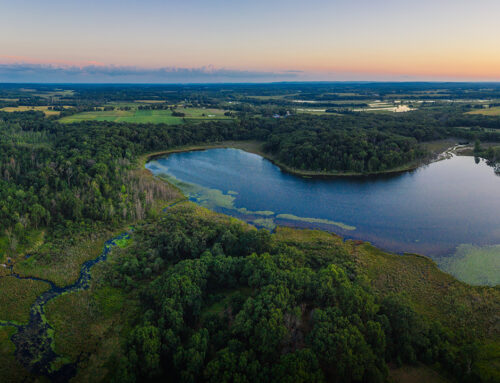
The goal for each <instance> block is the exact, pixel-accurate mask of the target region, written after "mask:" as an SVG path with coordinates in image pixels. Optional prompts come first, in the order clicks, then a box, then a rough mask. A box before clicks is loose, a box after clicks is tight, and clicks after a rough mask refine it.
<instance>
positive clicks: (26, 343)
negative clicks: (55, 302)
mask: <svg viewBox="0 0 500 383" xmlns="http://www.w3.org/2000/svg"><path fill="white" fill-rule="evenodd" d="M129 238H130V233H129V232H124V233H122V234H120V235H118V236H116V237H114V238H111V239H109V240H107V241H106V242H105V243H104V248H103V250H102V252H101V254H100V255H99V256H98V257H97V258H95V259H92V260H89V261H87V262H85V263H84V264H83V265H82V268H81V270H80V275H79V277H78V280H77V281H76V282H75V283H73V284H71V285H68V286H65V287H58V286H56V285H55V284H54V283H53V282H51V281H48V280H44V279H40V278H34V277H22V276H19V275H16V274H14V276H15V277H16V278H19V279H31V280H37V281H42V282H46V283H48V284H49V286H50V289H49V290H48V291H46V292H44V293H43V294H41V295H40V296H39V297H38V298H37V299H36V300H35V302H34V303H33V305H32V306H31V308H30V319H29V322H28V323H27V324H18V323H15V322H12V321H0V326H12V327H15V328H16V329H17V332H16V333H15V334H14V335H12V337H11V340H12V342H13V343H14V345H15V347H16V357H17V359H18V360H19V361H20V362H21V364H22V365H23V366H24V367H26V369H27V370H28V371H30V372H32V373H33V374H36V375H44V376H47V377H48V378H50V379H51V381H54V382H66V381H68V380H69V379H70V378H71V377H72V376H73V375H74V374H75V373H76V364H75V363H67V362H66V361H65V360H64V359H63V358H62V357H61V356H59V355H58V354H57V353H56V352H55V350H54V349H55V345H54V329H53V327H52V326H51V325H50V324H49V323H48V321H47V318H46V316H45V305H46V304H47V303H48V302H49V301H51V300H52V299H54V298H57V297H59V296H61V295H64V294H69V293H73V292H76V291H82V290H86V289H88V288H89V287H90V279H91V268H92V267H93V266H94V265H95V264H97V263H99V262H102V261H105V260H106V259H107V257H108V254H109V252H110V251H111V249H112V248H113V247H115V246H117V245H118V244H119V241H123V240H126V239H129ZM59 366H61V367H59Z"/></svg>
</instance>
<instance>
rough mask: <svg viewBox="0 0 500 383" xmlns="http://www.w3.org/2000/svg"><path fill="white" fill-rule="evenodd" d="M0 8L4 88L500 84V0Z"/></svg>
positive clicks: (216, 0) (55, 1)
mask: <svg viewBox="0 0 500 383" xmlns="http://www.w3.org/2000/svg"><path fill="white" fill-rule="evenodd" d="M0 9H1V12H0V36H1V37H0V81H5V76H7V75H8V73H11V72H12V71H13V66H17V67H19V68H20V70H19V71H18V72H17V75H18V76H21V78H22V76H25V77H26V78H27V77H29V76H35V77H36V71H37V70H38V69H36V68H37V65H38V66H39V65H53V66H56V67H58V68H60V67H63V68H67V67H68V66H78V67H85V66H87V65H97V66H106V67H107V69H106V71H107V73H108V75H109V69H110V68H109V67H110V66H113V67H127V68H129V69H130V67H134V68H137V67H139V68H141V70H142V68H148V69H158V68H196V69H197V70H198V71H201V72H203V73H205V74H209V73H213V72H214V70H213V69H209V70H207V69H202V68H204V67H207V66H211V68H216V69H218V70H221V69H223V70H229V71H231V73H233V75H235V73H236V72H237V71H245V72H244V73H245V74H244V75H242V78H243V77H245V76H247V77H248V76H249V74H253V73H257V72H265V74H266V76H270V77H269V78H270V79H272V77H273V75H274V74H276V79H282V78H283V76H285V77H286V76H288V77H290V79H293V78H299V77H300V79H325V80H335V79H339V80H346V79H352V80H367V79H368V80H369V79H374V80H377V79H395V80H404V79H426V80H440V79H442V80H450V79H452V80H453V79H457V80H462V79H463V80H475V79H476V80H500V22H499V21H498V15H500V1H497V0H476V1H465V0H454V1H453V0H434V1H430V0H422V1H418V2H417V1H406V0H401V1H393V0H386V1H380V0H371V1H368V0H358V1H347V0H334V1H319V0H310V1H303V0H302V1H296V0H289V1H283V0H267V1H262V0H256V1H237V0H236V1H235V0H233V1H226V0H213V1H200V0H198V1H193V0H191V1H189V0H188V1H159V0H146V1H131V0H124V1H118V0H104V1H95V0H90V1H74V0H66V1H61V0H46V1H34V0H28V1H22V0H19V1H4V0H0ZM2 64H3V65H2ZM26 64H29V65H31V67H30V68H31V69H30V71H31V75H29V73H28V72H26V71H27V69H26ZM20 65H21V66H20ZM52 69H54V68H52ZM122 69H123V68H122ZM289 70H296V71H301V72H299V73H300V74H295V75H293V76H292V75H290V74H289V72H287V71H289ZM21 72H23V73H24V74H21ZM45 72H47V68H45ZM163 72H165V71H163ZM166 72H168V73H171V69H170V72H169V71H166ZM148 73H149V76H152V78H156V77H155V76H159V77H158V78H159V80H161V76H162V75H161V74H159V72H157V71H156V72H151V71H150V72H148ZM39 75H40V76H41V75H42V74H39ZM66 75H68V76H69V74H68V73H66ZM73 75H74V74H73ZM257 77H259V76H257ZM262 78H263V77H262ZM266 78H267V77H266ZM166 81H168V80H166Z"/></svg>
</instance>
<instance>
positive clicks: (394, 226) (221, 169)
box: [146, 149, 500, 284]
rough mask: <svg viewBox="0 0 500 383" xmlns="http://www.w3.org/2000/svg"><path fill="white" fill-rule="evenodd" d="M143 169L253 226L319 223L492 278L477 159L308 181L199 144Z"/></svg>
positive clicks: (495, 263)
mask: <svg viewBox="0 0 500 383" xmlns="http://www.w3.org/2000/svg"><path fill="white" fill-rule="evenodd" d="M146 167H147V168H148V169H149V170H150V171H151V172H152V173H153V174H155V175H159V176H163V177H165V178H166V179H168V180H169V181H171V182H173V183H174V184H176V185H177V186H178V187H179V188H180V189H181V190H182V191H183V192H184V193H185V194H186V195H187V196H188V197H189V198H190V199H191V200H192V201H194V202H197V203H199V204H200V205H202V206H205V207H208V208H210V209H212V210H215V211H218V212H222V213H226V214H229V215H232V216H235V217H238V218H241V219H244V220H246V221H248V222H250V223H253V224H254V225H256V226H258V227H266V228H268V229H270V230H272V229H273V228H274V227H275V225H277V224H279V225H288V226H294V227H307V228H320V229H323V230H329V231H332V232H335V233H337V234H340V235H342V236H343V237H345V238H351V239H360V240H365V241H369V242H371V243H373V244H374V245H376V246H378V247H380V248H382V249H385V250H388V251H392V252H397V253H403V252H411V253H418V254H423V255H427V256H429V257H432V258H434V259H435V260H436V261H437V262H438V264H440V266H442V267H443V268H445V269H446V270H448V271H451V272H454V270H453V269H457V264H455V263H454V262H453V260H454V258H453V257H454V256H455V255H457V257H458V256H460V257H462V258H463V259H462V258H461V260H462V261H461V262H462V263H461V265H462V269H463V264H464V263H463V262H464V261H467V262H468V263H467V265H468V266H467V270H465V271H464V270H462V271H461V272H465V273H466V274H470V273H471V272H472V273H473V274H474V273H475V274H474V276H473V277H471V276H470V275H467V276H461V278H462V279H464V280H467V281H468V282H470V283H477V284H495V283H500V280H497V279H498V278H499V277H497V276H496V275H500V270H499V267H500V262H499V261H500V251H499V249H500V247H498V246H496V247H495V246H494V245H497V244H500V177H498V176H497V175H495V173H494V171H493V168H492V167H489V166H488V165H487V164H486V163H485V162H484V161H483V160H480V161H479V162H477V161H475V159H474V158H473V157H465V156H453V157H452V158H449V159H446V160H442V161H438V162H434V163H431V164H430V165H427V166H423V167H421V168H419V169H417V170H415V171H411V172H406V173H402V174H392V175H377V176H365V177H338V178H333V179H318V178H303V177H298V176H295V175H291V174H288V173H286V172H283V171H281V170H280V169H279V168H278V167H277V166H275V165H274V164H272V163H271V162H270V161H268V160H266V159H264V158H262V157H261V156H258V155H256V154H252V153H248V152H245V151H242V150H238V149H208V150H204V151H192V152H183V153H175V154H171V155H169V156H167V157H165V158H157V159H155V160H152V161H150V162H149V163H148V164H147V165H146ZM463 246H466V249H465V250H464V247H463ZM467 249H469V250H467ZM471 249H472V250H471ZM478 249H481V250H486V252H485V251H477V250H478ZM471 253H473V254H476V255H474V256H475V257H476V258H475V259H474V260H473V262H472V263H474V265H473V266H471V265H470V261H471V260H470V259H468V258H467V257H469V256H470V254H471ZM478 254H479V255H478ZM481 254H482V255H481ZM484 254H488V255H486V256H485V255H484ZM458 269H460V268H458ZM476 269H477V270H476ZM495 270H496V271H495ZM454 273H455V274H458V273H459V272H458V271H456V270H455V272H454ZM459 277H460V276H459Z"/></svg>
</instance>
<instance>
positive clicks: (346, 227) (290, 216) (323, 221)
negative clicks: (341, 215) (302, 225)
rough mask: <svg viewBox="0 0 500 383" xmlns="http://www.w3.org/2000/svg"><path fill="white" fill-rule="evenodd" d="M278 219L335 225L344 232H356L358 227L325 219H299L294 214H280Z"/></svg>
mask: <svg viewBox="0 0 500 383" xmlns="http://www.w3.org/2000/svg"><path fill="white" fill-rule="evenodd" d="M276 218H278V219H286V220H290V221H301V222H307V223H320V224H324V225H334V226H338V227H340V228H341V229H344V230H349V231H352V230H356V226H351V225H346V224H345V223H342V222H335V221H330V220H329V219H323V218H308V217H297V216H296V215H293V214H278V215H277V216H276Z"/></svg>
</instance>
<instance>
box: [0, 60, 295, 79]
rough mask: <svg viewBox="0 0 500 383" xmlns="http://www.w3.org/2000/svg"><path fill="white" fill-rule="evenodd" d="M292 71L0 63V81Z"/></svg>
mask: <svg viewBox="0 0 500 383" xmlns="http://www.w3.org/2000/svg"><path fill="white" fill-rule="evenodd" d="M297 74H298V73H296V72H289V71H287V72H260V71H246V70H235V69H225V68H215V67H213V66H204V67H199V68H180V67H164V68H153V69H151V68H141V67H134V66H113V65H107V66H106V65H94V64H92V65H83V66H80V65H55V64H34V63H25V62H23V63H4V64H0V82H51V83H65V82H66V83H67V82H72V83H81V82H87V83H88V82H95V83H183V82H201V83H204V82H254V81H275V80H294V79H295V78H296V76H297Z"/></svg>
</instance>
